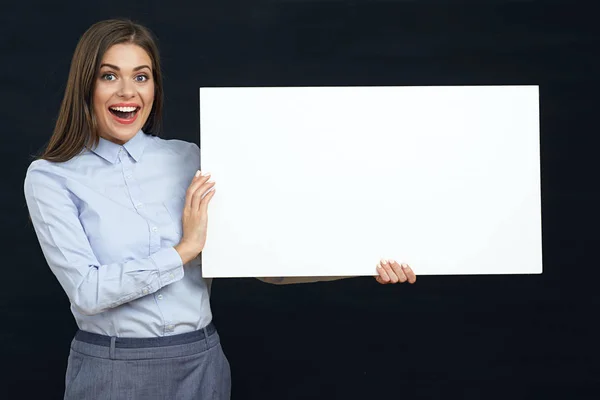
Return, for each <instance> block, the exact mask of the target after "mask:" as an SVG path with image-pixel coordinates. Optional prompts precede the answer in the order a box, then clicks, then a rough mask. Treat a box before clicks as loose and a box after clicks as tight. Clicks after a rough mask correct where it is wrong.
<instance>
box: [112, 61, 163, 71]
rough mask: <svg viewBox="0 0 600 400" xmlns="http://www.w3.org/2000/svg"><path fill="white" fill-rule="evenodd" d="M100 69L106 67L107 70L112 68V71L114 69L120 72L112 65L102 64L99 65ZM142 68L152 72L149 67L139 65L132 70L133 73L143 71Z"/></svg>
mask: <svg viewBox="0 0 600 400" xmlns="http://www.w3.org/2000/svg"><path fill="white" fill-rule="evenodd" d="M102 67H108V68H112V69H115V70H117V71H120V70H121V68H119V67H117V66H116V65H112V64H106V63H105V64H102V65H100V68H102ZM144 68H148V69H149V70H151V71H152V69H151V68H150V67H149V66H147V65H139V66H137V67H135V68H134V69H133V70H134V71H139V70H140V69H144Z"/></svg>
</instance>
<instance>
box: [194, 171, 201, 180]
mask: <svg viewBox="0 0 600 400" xmlns="http://www.w3.org/2000/svg"><path fill="white" fill-rule="evenodd" d="M199 176H200V170H198V171H196V175H195V177H196V178H197V177H199Z"/></svg>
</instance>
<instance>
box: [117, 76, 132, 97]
mask: <svg viewBox="0 0 600 400" xmlns="http://www.w3.org/2000/svg"><path fill="white" fill-rule="evenodd" d="M117 95H118V96H119V97H123V98H126V99H129V98H132V97H133V96H135V88H134V84H133V82H130V81H129V80H128V79H122V80H121V85H120V86H119V90H118V91H117Z"/></svg>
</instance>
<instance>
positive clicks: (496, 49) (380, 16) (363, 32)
mask: <svg viewBox="0 0 600 400" xmlns="http://www.w3.org/2000/svg"><path fill="white" fill-rule="evenodd" d="M593 4H594V2H593V1H589V2H584V1H574V0H562V1H541V0H540V1H525V0H522V1H509V0H495V1H491V0H487V1H486V0H472V1H450V0H447V1H441V0H438V1H434V0H420V1H419V0H414V1H410V0H405V1H392V0H388V1H364V0H363V1H361V0H354V1H351V0H348V1H343V0H338V1H333V0H330V1H327V0H321V1H308V0H305V1H301V0H271V1H260V2H259V1H250V0H242V1H225V0H218V1H217V0H215V1H210V2H209V1H196V2H190V4H185V3H179V2H176V1H169V2H158V1H152V2H147V3H146V4H139V3H138V4H134V2H115V1H103V2H94V3H92V4H88V2H85V1H69V2H63V3H62V4H57V3H56V2H41V1H38V2H9V3H8V4H3V5H2V8H1V10H2V11H0V13H1V14H0V22H1V23H0V50H1V53H0V54H1V62H0V88H1V93H2V96H0V110H1V111H0V112H1V113H2V114H1V115H2V120H1V125H0V129H1V131H2V133H1V135H0V138H1V140H2V146H0V151H1V152H2V153H1V155H2V157H1V160H2V171H3V177H2V179H3V185H2V187H3V189H2V195H1V196H0V201H1V205H2V210H3V211H4V212H3V213H2V214H0V218H2V220H1V222H2V224H1V225H0V226H1V227H2V229H0V235H2V242H1V243H2V255H3V257H2V258H3V266H2V267H3V271H4V273H3V274H2V275H1V276H2V278H0V282H2V290H1V291H0V300H1V301H0V310H1V315H2V323H1V324H2V329H1V330H0V342H1V349H2V354H3V356H2V361H3V364H4V365H3V367H4V368H3V370H4V371H8V372H4V373H3V374H2V375H1V377H2V378H1V380H2V388H3V391H4V392H3V393H15V394H14V395H12V396H7V397H4V395H2V394H0V397H3V398H44V399H59V398H61V396H62V390H63V382H64V371H65V367H66V357H67V354H68V347H69V343H70V341H71V339H72V336H73V334H74V332H75V329H76V326H75V324H74V321H73V318H72V316H71V314H70V312H69V304H68V302H67V298H66V296H65V295H64V294H63V292H62V289H61V288H60V286H59V284H58V282H57V281H56V280H55V278H54V276H53V275H52V273H51V272H50V270H49V268H48V267H47V265H46V263H45V260H44V258H43V255H42V253H41V250H40V248H39V245H38V243H37V240H36V237H35V234H34V232H33V229H32V227H31V226H30V225H29V224H28V220H27V211H26V207H25V201H24V197H23V189H22V187H23V179H24V176H25V171H26V169H27V166H28V164H29V162H30V158H29V157H30V155H32V154H33V153H35V152H36V151H38V150H39V149H40V148H41V147H42V146H43V145H44V144H45V142H46V140H47V139H48V138H49V136H50V134H51V130H52V128H53V123H54V120H55V118H56V114H57V110H58V106H59V102H60V100H61V96H62V93H63V90H64V87H65V80H66V77H67V72H68V66H69V63H70V58H71V54H72V52H73V50H74V48H75V45H76V43H77V40H78V38H79V36H80V35H81V34H82V33H83V32H84V31H85V29H86V28H87V27H88V26H89V25H90V24H92V23H93V22H95V21H97V20H100V19H104V18H108V17H113V16H126V17H131V18H134V19H136V20H137V21H139V22H142V23H144V24H146V25H147V26H149V27H150V28H151V29H152V30H153V31H154V32H155V33H156V34H157V36H158V37H159V45H160V48H161V51H162V61H163V67H164V71H165V90H166V111H165V129H164V135H163V136H165V137H167V138H179V139H184V140H188V141H194V142H196V143H198V142H199V137H198V131H199V121H198V88H199V87H200V86H263V85H265V86H266V85H278V86H284V85H285V86H288V85H474V84H486V85H494V84H536V85H540V96H541V98H540V104H541V150H542V192H543V194H542V196H543V198H542V205H543V244H544V273H543V274H542V275H532V276H451V277H442V276H436V277H433V276H431V277H420V278H419V280H418V282H417V284H416V285H414V286H408V285H393V286H381V285H378V284H377V283H376V282H375V281H374V279H370V278H355V279H350V280H345V281H338V282H331V283H318V284H310V285H298V286H270V285H267V284H263V283H261V282H259V281H257V280H253V279H223V280H218V281H216V282H215V284H214V291H213V310H214V313H215V322H216V323H217V325H218V327H219V329H220V332H221V336H222V341H223V346H224V349H225V352H226V354H227V356H228V357H229V360H230V362H231V364H232V372H233V382H234V383H233V398H234V399H307V398H310V399H334V398H343V399H396V398H403V397H405V398H423V399H431V398H443V399H448V398H457V399H489V398H511V399H517V398H518V399H521V398H522V399H525V398H527V399H529V398H536V399H542V398H549V396H551V395H552V394H556V395H558V398H565V399H567V398H568V399H576V398H595V397H596V396H597V393H598V389H600V382H599V378H598V371H599V368H598V361H597V360H598V345H597V341H598V335H597V333H596V332H594V330H593V329H592V326H593V325H594V320H595V319H596V318H597V315H598V311H597V309H598V306H599V305H600V304H599V301H598V298H599V296H598V294H597V289H596V282H597V280H596V278H597V277H598V272H597V268H598V261H597V256H596V249H597V248H598V238H599V234H598V230H597V228H596V221H597V211H596V209H597V204H598V184H597V182H598V180H597V170H598V168H597V157H596V152H597V144H598V140H597V139H596V136H597V135H598V132H599V131H598V126H597V121H598V119H597V116H598V112H597V107H598V104H599V102H598V92H599V89H600V79H599V78H598V67H599V57H598V50H599V45H600V29H599V28H598V26H599V25H600V24H599V23H598V20H597V14H596V13H595V12H594V7H593ZM507 162H510V160H508V159H507ZM240 168H244V166H243V165H240ZM431 251H436V249H434V248H432V249H431ZM17 389H18V390H20V392H16V390H17ZM17 393H18V394H17Z"/></svg>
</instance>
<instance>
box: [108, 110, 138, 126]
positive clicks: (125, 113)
mask: <svg viewBox="0 0 600 400" xmlns="http://www.w3.org/2000/svg"><path fill="white" fill-rule="evenodd" d="M139 110H140V107H109V108H108V111H110V113H111V115H112V116H113V118H114V119H115V121H117V122H118V123H120V124H125V125H127V124H132V123H133V122H134V121H135V120H136V118H137V115H138V111H139Z"/></svg>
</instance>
